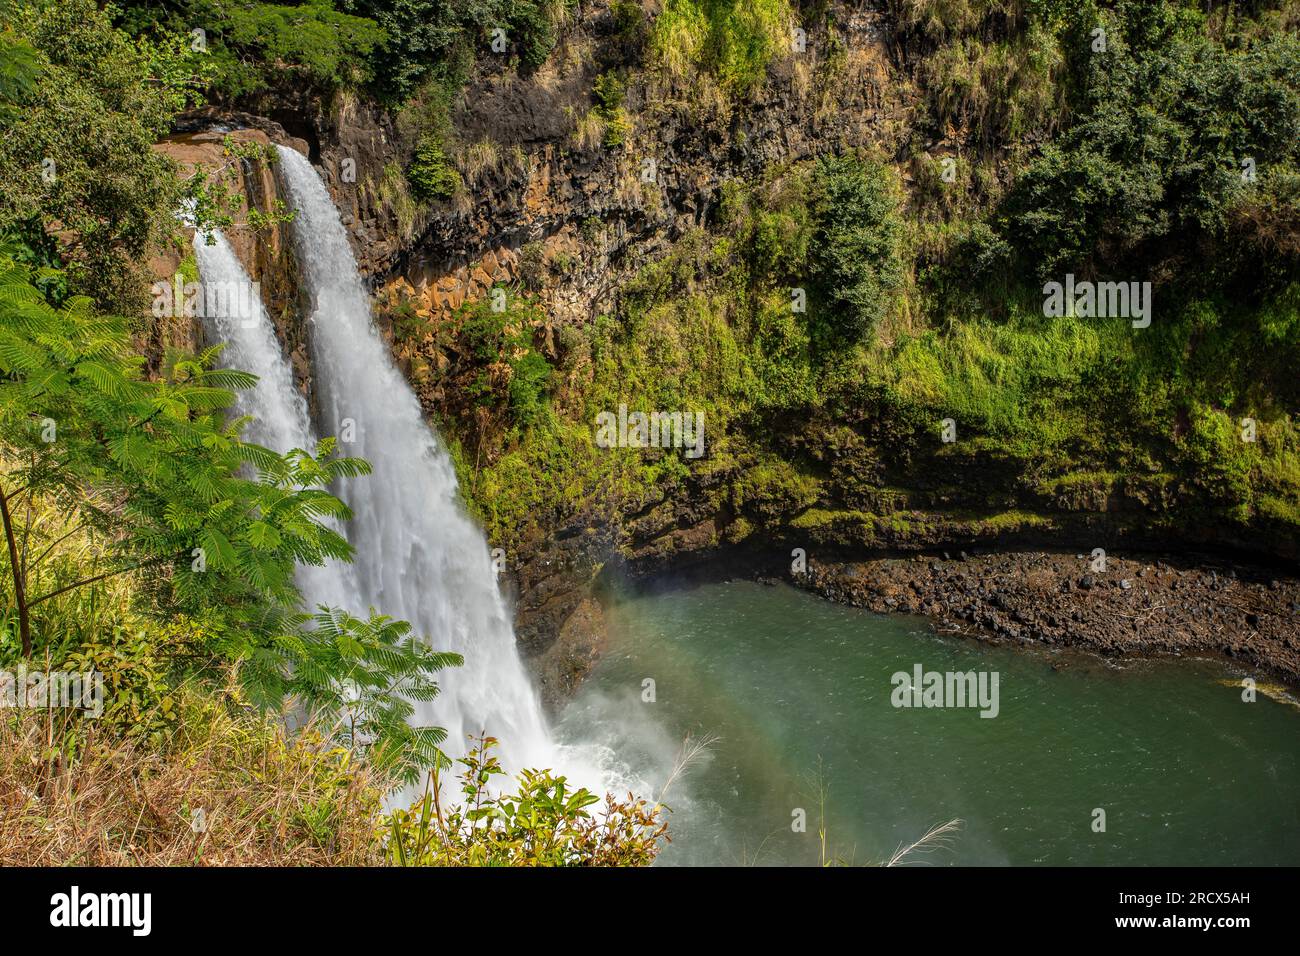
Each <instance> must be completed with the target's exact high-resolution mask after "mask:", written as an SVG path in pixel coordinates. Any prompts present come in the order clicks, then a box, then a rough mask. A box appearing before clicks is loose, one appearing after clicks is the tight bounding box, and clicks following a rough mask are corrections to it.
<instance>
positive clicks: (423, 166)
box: [406, 136, 461, 202]
mask: <svg viewBox="0 0 1300 956" xmlns="http://www.w3.org/2000/svg"><path fill="white" fill-rule="evenodd" d="M406 179H407V182H409V183H410V185H411V193H412V195H414V196H415V198H416V199H418V200H420V201H421V202H429V201H431V200H434V199H449V198H451V197H452V196H453V195H455V193H456V190H457V189H459V188H460V184H461V179H460V173H458V172H456V170H455V169H454V168H453V167H452V165H451V163H449V162H448V161H447V157H446V154H445V153H444V152H443V148H442V144H441V143H440V142H438V141H437V140H436V139H434V138H433V137H430V136H426V137H424V138H423V139H421V140H420V142H419V144H418V145H417V146H416V147H415V154H414V155H413V156H412V157H411V162H410V164H409V165H408V166H407V167H406Z"/></svg>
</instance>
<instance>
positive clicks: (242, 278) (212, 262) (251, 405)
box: [194, 230, 354, 610]
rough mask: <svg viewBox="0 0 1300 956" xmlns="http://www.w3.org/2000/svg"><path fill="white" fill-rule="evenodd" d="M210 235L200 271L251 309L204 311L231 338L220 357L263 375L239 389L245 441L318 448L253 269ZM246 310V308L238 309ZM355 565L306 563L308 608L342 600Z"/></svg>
mask: <svg viewBox="0 0 1300 956" xmlns="http://www.w3.org/2000/svg"><path fill="white" fill-rule="evenodd" d="M210 238H211V240H212V241H211V242H210V243H209V242H208V237H207V236H206V235H205V234H201V233H199V232H198V231H196V232H195V233H194V258H195V260H196V261H197V263H198V266H199V277H200V278H201V279H202V282H203V285H204V286H205V287H206V288H207V289H219V288H224V289H226V290H238V293H237V294H234V295H228V296H226V297H225V300H226V301H227V302H232V301H237V302H239V303H241V305H244V306H246V307H247V308H246V314H229V313H226V312H220V313H219V314H216V315H207V314H205V315H204V322H205V324H206V325H207V329H206V331H207V335H208V340H209V341H211V342H225V343H226V347H225V349H223V350H222V353H221V358H220V362H221V365H222V366H223V367H225V368H237V369H242V370H243V371H245V372H252V373H253V374H254V375H256V376H257V384H256V385H255V386H254V387H253V388H250V389H245V390H243V391H239V392H236V393H235V405H234V407H233V408H232V409H231V411H232V412H233V413H234V414H235V415H238V416H244V415H247V416H248V417H250V418H251V419H252V421H251V422H250V423H249V424H248V425H247V426H246V427H245V428H244V431H243V438H244V440H245V441H249V442H253V443H254V444H257V445H263V446H265V447H267V448H270V449H271V450H272V451H277V452H280V453H281V454H283V453H285V452H287V451H291V450H293V449H295V448H301V449H303V450H305V451H314V450H315V448H316V436H315V434H314V433H313V430H312V426H311V418H310V417H309V416H308V413H307V402H306V400H305V399H304V398H303V396H302V393H301V392H299V391H298V389H297V388H296V387H295V386H294V376H293V369H292V367H291V366H290V365H289V362H288V360H287V359H286V358H285V357H284V353H283V351H282V350H281V348H280V342H279V340H278V339H277V338H276V337H275V329H274V327H273V326H272V324H271V318H270V316H269V315H267V313H266V307H265V306H264V305H263V304H262V300H261V297H260V296H258V295H256V294H245V293H247V291H248V290H250V289H252V288H253V286H252V283H251V282H250V280H249V278H248V273H247V272H245V271H244V266H243V264H242V263H241V262H240V261H239V257H238V256H236V255H235V250H234V249H232V248H231V246H230V243H229V242H228V241H227V240H226V237H225V236H224V235H222V234H221V232H220V231H217V230H214V231H213V232H212V233H211V237H210ZM236 311H237V312H243V311H245V309H242V308H241V309H239V310H236ZM350 578H351V568H350V567H349V566H348V565H346V564H340V563H339V562H330V563H328V564H326V565H324V566H322V567H313V566H306V565H304V566H300V567H299V568H298V587H299V590H300V591H302V596H303V602H304V604H305V605H306V607H307V608H308V609H313V610H314V609H315V607H316V605H318V604H329V603H331V601H333V602H334V603H338V602H337V595H338V594H339V593H341V592H347V591H350V590H352V589H353V587H354V585H353V584H352V582H351V580H350Z"/></svg>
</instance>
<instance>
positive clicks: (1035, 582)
mask: <svg viewBox="0 0 1300 956" xmlns="http://www.w3.org/2000/svg"><path fill="white" fill-rule="evenodd" d="M795 583H796V584H798V585H799V586H801V587H804V588H806V589H808V590H810V591H813V592H815V593H817V594H819V595H821V596H822V597H825V598H828V599H830V600H832V601H836V602H839V603H843V604H848V605H851V606H854V607H862V608H867V609H870V610H872V611H877V612H880V613H894V612H897V613H904V614H920V615H924V616H925V617H927V618H929V619H930V620H931V622H932V623H933V624H934V626H935V628H936V629H937V630H939V631H941V632H946V633H959V634H967V635H970V636H973V637H978V638H981V639H986V640H988V639H991V640H996V641H1019V642H1025V643H1033V644H1040V645H1047V646H1059V647H1078V648H1083V649H1087V650H1091V651H1095V652H1097V653H1100V654H1103V655H1114V656H1120V655H1123V656H1141V655H1147V654H1168V655H1175V656H1176V655H1184V654H1217V655H1222V656H1225V657H1228V658H1230V659H1232V660H1233V661H1234V662H1235V663H1237V664H1239V665H1242V666H1244V667H1247V668H1258V669H1262V670H1265V671H1268V672H1269V673H1271V674H1274V675H1277V676H1279V677H1282V678H1283V679H1285V680H1286V681H1287V682H1288V683H1290V684H1292V685H1300V580H1297V579H1296V578H1294V577H1289V576H1285V575H1282V574H1280V573H1277V572H1275V571H1272V570H1270V569H1265V568H1258V567H1251V566H1243V565H1234V564H1231V563H1228V562H1223V561H1218V560H1215V559H1213V558H1211V557H1209V556H1199V555H1198V556H1188V557H1187V558H1184V559H1173V558H1168V557H1164V558H1156V557H1147V556H1137V555H1133V556H1124V557H1120V556H1115V555H1108V556H1107V558H1106V563H1105V570H1104V571H1099V570H1094V568H1093V558H1092V557H1091V555H1088V554H1079V553H1053V552H1042V551H1015V552H1007V553H997V554H966V553H962V552H949V553H948V554H947V555H939V556H937V557H936V556H924V555H914V556H908V557H880V558H872V559H869V560H860V561H842V562H817V561H809V564H808V570H807V573H806V574H805V575H802V576H795Z"/></svg>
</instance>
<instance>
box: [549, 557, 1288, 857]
mask: <svg viewBox="0 0 1300 956" xmlns="http://www.w3.org/2000/svg"><path fill="white" fill-rule="evenodd" d="M608 618H609V643H608V647H607V650H606V653H605V655H604V656H603V657H602V659H601V660H600V661H599V662H598V664H597V665H596V667H595V669H594V671H593V673H592V675H591V677H590V678H589V679H588V680H587V682H586V683H585V684H584V685H583V686H582V687H581V689H580V690H579V692H578V693H577V695H576V696H575V697H574V699H573V700H572V701H571V702H570V703H569V705H568V706H567V707H566V708H565V710H564V712H563V714H562V716H561V719H560V720H559V722H558V726H557V734H558V735H559V737H560V739H561V740H562V741H571V742H578V741H597V742H599V743H600V744H602V747H603V750H604V752H605V761H606V769H607V772H608V775H609V776H610V778H611V779H613V780H640V781H642V782H643V787H644V788H645V789H648V790H649V791H650V792H651V793H655V792H657V790H658V787H659V785H661V784H662V782H663V779H664V778H665V777H666V775H667V772H668V768H669V767H670V766H671V764H672V761H673V757H674V755H675V753H676V751H677V750H678V748H679V746H680V743H681V740H682V738H683V737H684V736H685V735H687V734H694V735H696V736H697V737H699V736H700V735H702V734H713V735H715V736H716V737H717V738H718V739H717V740H716V742H715V743H713V744H712V745H711V747H710V750H709V753H708V754H707V756H706V757H705V758H704V759H703V760H702V761H701V762H699V763H697V764H695V765H694V766H693V767H692V768H691V769H690V770H688V771H687V773H686V775H685V777H684V778H682V779H681V780H679V781H677V782H675V783H674V784H673V788H672V789H671V790H670V791H669V793H668V794H667V796H666V802H667V803H668V804H669V806H671V807H672V811H673V812H672V813H671V814H670V816H669V825H670V834H671V836H672V843H671V844H670V845H668V847H667V848H666V849H665V850H664V852H663V854H662V855H661V857H660V862H661V863H662V864H664V865H711V864H712V865H719V864H721V865H726V864H739V865H746V864H749V865H755V864H756V865H816V864H818V863H820V861H821V854H822V851H821V846H820V840H819V836H818V829H819V822H820V821H823V820H824V823H825V829H826V845H827V854H826V855H827V856H828V857H830V858H833V859H837V860H840V861H842V862H844V863H851V864H864V863H872V862H879V861H881V860H883V859H885V858H887V857H889V855H890V854H891V853H893V852H894V850H895V849H896V848H897V847H898V846H899V845H900V844H906V843H910V842H911V841H913V840H915V839H917V838H918V837H920V836H921V835H922V834H923V833H925V832H926V831H927V830H928V829H929V828H930V827H931V826H933V825H935V824H939V823H943V822H946V821H948V820H951V819H954V818H959V819H961V820H962V825H961V828H960V830H959V831H958V832H957V833H956V834H954V835H952V836H951V837H950V838H949V839H948V841H947V845H946V847H941V848H938V849H935V850H933V851H931V852H929V853H926V854H923V855H920V856H917V857H915V858H914V859H915V860H916V861H924V862H927V863H930V864H934V865H963V864H967V865H969V864H985V865H989V864H1011V865H1036V864H1044V865H1051V864H1056V865H1093V866H1102V865H1169V866H1179V865H1187V866H1196V865H1278V864H1291V865H1294V864H1297V863H1300V708H1298V707H1297V706H1296V704H1295V701H1294V700H1293V699H1291V698H1290V697H1283V698H1280V699H1274V698H1270V697H1268V696H1266V695H1264V694H1262V693H1261V694H1259V695H1258V696H1257V699H1256V700H1255V701H1254V702H1253V703H1247V702H1244V701H1243V700H1242V689H1241V685H1240V678H1241V676H1242V675H1241V674H1239V673H1237V672H1234V671H1231V670H1229V667H1228V665H1227V664H1226V663H1225V662H1222V661H1214V660H1202V659H1179V660H1145V659H1134V660H1124V661H1121V662H1118V663H1115V662H1112V661H1106V660H1102V659H1101V658H1098V657H1096V656H1093V655H1090V654H1087V653H1084V652H1080V651H1069V650H1065V651H1062V650H1042V649H1037V648H1021V647H1009V646H1005V645H991V644H983V643H980V642H978V641H973V640H970V639H968V638H957V637H949V636H944V635H938V634H935V633H934V632H933V631H932V630H931V628H930V627H929V625H928V624H927V623H926V622H925V621H924V620H921V619H917V618H905V617H884V616H880V615H877V614H873V613H871V612H867V611H861V610H857V609H854V608H847V607H842V606H839V605H835V604H831V603H828V602H826V601H824V600H822V599H821V598H818V597H815V596H813V595H810V594H806V593H804V592H801V591H798V590H796V589H794V588H791V587H788V586H784V585H781V586H775V587H773V586H765V585H760V584H755V583H752V582H743V581H738V582H729V583H724V584H717V583H710V584H701V585H694V586H689V587H684V588H681V589H677V590H671V591H658V592H654V593H644V594H637V595H623V596H618V597H615V598H613V599H612V600H611V602H610V605H609V607H608ZM917 667H919V668H920V669H921V671H922V672H925V673H927V674H928V673H931V672H937V673H940V674H950V673H965V672H970V671H974V672H976V674H981V673H984V674H991V673H992V672H996V673H997V674H998V675H999V680H998V692H999V694H998V696H999V707H998V712H997V716H996V718H994V719H985V718H981V716H980V712H981V711H980V709H979V708H978V707H965V708H963V707H944V706H916V707H906V708H904V707H898V706H895V703H894V701H896V699H897V683H896V682H894V681H893V680H891V679H892V678H893V677H894V676H895V675H897V674H899V673H900V672H905V673H908V674H911V673H914V672H916V668H917ZM650 682H652V683H650ZM651 698H652V699H651ZM891 698H893V699H894V700H891ZM823 808H824V809H823ZM1098 810H1100V811H1104V814H1105V817H1104V823H1105V829H1104V832H1099V831H1098V830H1097V829H1096V828H1097V825H1098V821H1099V820H1100V817H1099V815H1098V813H1097V811H1098ZM801 813H802V815H803V816H804V817H805V818H806V821H807V823H806V829H805V831H804V832H795V828H794V826H793V824H794V822H795V821H796V819H797V818H798V816H799V815H800V814H801Z"/></svg>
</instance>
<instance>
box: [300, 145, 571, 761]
mask: <svg viewBox="0 0 1300 956" xmlns="http://www.w3.org/2000/svg"><path fill="white" fill-rule="evenodd" d="M277 148H278V150H279V154H280V163H279V166H280V172H281V176H282V179H283V182H284V185H285V188H286V191H287V193H288V198H289V202H290V204H291V205H292V206H293V207H294V208H295V209H296V210H297V215H296V218H295V219H294V222H293V233H294V239H295V246H296V249H297V252H298V260H299V266H300V269H301V272H302V277H303V282H304V285H305V288H306V290H307V292H308V293H309V295H310V303H311V318H310V326H309V332H310V339H311V348H312V360H313V367H314V375H313V389H314V392H315V398H316V402H317V405H318V408H319V415H320V423H319V424H320V428H321V431H322V433H324V434H330V435H339V436H344V435H346V434H348V433H352V434H353V435H354V439H353V441H352V442H351V443H348V444H340V450H341V451H342V452H343V453H345V454H349V455H356V456H359V457H361V458H365V459H367V460H368V461H370V463H371V465H372V466H373V467H374V473H373V474H371V475H369V476H366V477H362V478H358V479H354V480H349V481H346V482H345V483H344V485H343V487H341V488H339V489H338V490H337V493H338V494H339V495H340V497H342V498H343V499H344V500H345V501H346V502H347V503H348V505H349V506H350V507H351V508H352V511H353V515H354V517H353V519H352V521H351V522H349V525H348V528H347V534H348V538H349V540H350V541H351V543H352V545H353V547H354V548H355V549H356V557H355V561H354V565H353V572H354V575H355V580H356V585H355V593H350V594H339V595H337V596H335V597H334V598H333V599H332V600H330V601H328V602H327V603H332V604H335V605H339V606H343V607H345V608H347V609H349V610H351V611H353V612H354V613H359V612H364V611H365V610H366V609H367V608H368V607H374V608H375V609H376V610H378V611H381V612H382V613H384V614H389V615H391V616H393V617H397V618H402V619H404V620H407V621H410V622H411V624H412V625H413V627H414V629H415V632H416V633H417V634H419V635H422V636H423V637H424V638H426V639H427V640H428V642H429V644H430V645H431V646H432V647H433V648H435V649H438V650H448V651H456V652H458V653H460V654H463V655H464V657H465V665H464V666H463V667H458V668H452V669H450V670H446V671H443V672H441V674H440V675H439V677H438V683H439V686H440V687H441V689H442V693H441V695H440V696H439V697H438V698H437V699H435V700H434V701H432V702H430V703H420V704H417V705H416V707H417V714H416V719H417V720H418V721H419V722H420V723H430V724H435V725H437V726H440V727H444V728H446V730H447V741H446V744H444V748H445V749H446V750H447V751H448V752H449V753H451V754H452V755H453V756H454V755H458V754H461V753H463V752H464V750H465V741H466V738H467V736H469V735H477V734H479V733H480V732H483V731H486V732H487V733H488V734H489V735H491V736H494V737H496V738H498V739H499V740H500V742H501V749H500V757H501V760H502V763H503V764H504V765H505V767H506V768H507V769H508V770H511V771H517V770H519V769H522V768H524V767H549V768H553V769H556V770H557V771H561V772H562V769H561V768H560V767H558V766H556V764H557V760H556V757H557V748H556V746H555V745H554V744H553V742H552V740H551V736H550V733H549V731H548V729H547V726H546V721H545V718H544V716H543V714H542V708H541V704H540V702H539V700H538V697H537V693H536V691H535V690H534V688H533V686H532V684H531V682H530V681H529V679H528V675H527V673H526V672H525V671H524V667H523V663H522V662H521V661H520V659H519V654H518V651H517V649H516V647H515V636H514V629H513V626H512V624H511V620H510V616H509V614H508V612H507V609H506V605H505V602H504V601H503V600H502V598H501V594H500V591H499V589H498V587H497V582H496V574H495V572H494V570H493V567H492V560H491V555H490V554H489V551H488V547H487V542H486V540H485V538H484V536H483V534H482V532H481V531H480V530H479V528H478V527H476V526H475V525H474V523H473V521H472V520H471V519H470V518H469V516H468V515H467V514H466V513H465V511H464V510H463V508H462V506H461V503H460V500H459V496H458V492H457V485H456V473H455V469H454V468H453V466H452V462H451V459H450V457H449V456H448V454H447V452H446V450H445V449H444V448H443V447H442V445H441V444H440V442H439V441H438V440H437V439H436V438H435V436H434V435H433V433H432V432H431V431H430V429H429V427H428V425H427V424H426V423H425V421H424V416H423V414H422V412H421V409H420V404H419V402H418V401H417V400H416V397H415V395H414V393H413V392H412V391H411V389H410V387H409V386H408V385H407V383H406V380H405V379H404V378H403V377H402V375H401V373H399V372H398V370H397V368H396V367H395V366H394V365H393V362H392V359H391V357H390V355H389V352H388V347H387V345H386V344H385V343H384V341H383V340H382V339H381V338H380V336H379V333H378V331H377V330H376V329H375V327H374V324H373V322H372V321H371V313H370V296H369V294H368V292H367V290H366V287H365V285H364V284H363V283H362V280H361V276H360V273H359V272H358V270H357V265H356V260H355V258H354V257H353V255H352V249H351V247H350V246H349V245H348V237H347V233H346V231H345V230H344V227H343V223H342V221H341V220H340V219H339V214H338V211H337V209H336V208H335V206H334V203H333V200H331V198H330V195H329V192H328V190H327V189H326V188H325V184H324V183H323V182H322V181H321V178H320V176H319V175H318V174H317V173H316V170H315V169H314V168H313V167H312V165H311V163H310V162H308V160H307V159H306V158H305V157H303V156H302V155H301V154H300V153H298V152H296V151H295V150H292V149H288V148H286V147H283V146H281V147H277ZM564 769H569V770H572V769H573V768H571V767H570V768H564Z"/></svg>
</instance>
